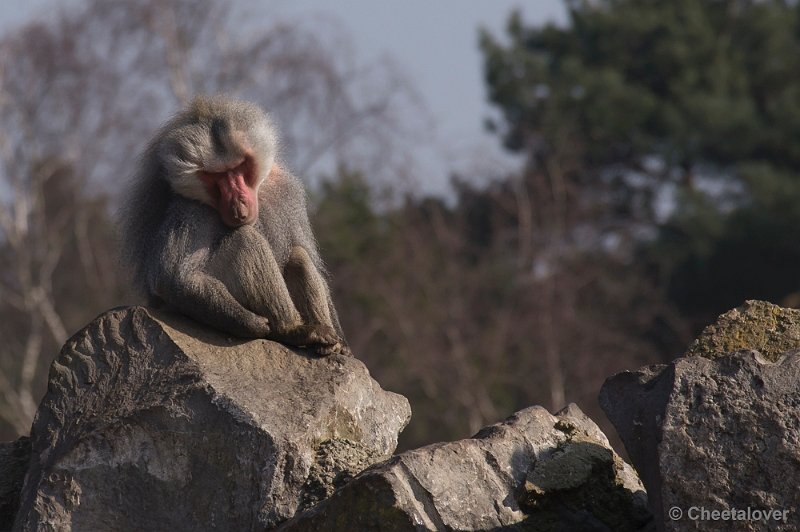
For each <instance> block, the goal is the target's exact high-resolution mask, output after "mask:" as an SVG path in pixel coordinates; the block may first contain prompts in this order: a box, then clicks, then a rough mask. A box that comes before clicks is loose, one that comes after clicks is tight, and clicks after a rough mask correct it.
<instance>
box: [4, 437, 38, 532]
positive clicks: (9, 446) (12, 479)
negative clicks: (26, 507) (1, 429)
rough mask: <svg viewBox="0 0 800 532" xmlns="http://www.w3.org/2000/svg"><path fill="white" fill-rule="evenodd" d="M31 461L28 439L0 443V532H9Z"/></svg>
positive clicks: (29, 441)
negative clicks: (3, 531) (5, 531)
mask: <svg viewBox="0 0 800 532" xmlns="http://www.w3.org/2000/svg"><path fill="white" fill-rule="evenodd" d="M30 459H31V440H30V438H20V439H18V440H17V441H12V442H4V443H0V530H11V525H13V524H14V516H15V515H16V514H17V508H18V507H19V495H20V491H22V482H23V480H25V472H26V471H27V470H28V464H29V463H30Z"/></svg>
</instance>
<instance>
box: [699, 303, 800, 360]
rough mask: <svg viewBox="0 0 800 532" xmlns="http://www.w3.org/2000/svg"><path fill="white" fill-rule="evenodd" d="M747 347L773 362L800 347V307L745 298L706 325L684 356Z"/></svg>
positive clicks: (716, 354)
mask: <svg viewBox="0 0 800 532" xmlns="http://www.w3.org/2000/svg"><path fill="white" fill-rule="evenodd" d="M745 349H754V350H756V351H758V352H759V353H761V356H762V357H764V358H766V359H767V360H772V361H775V360H777V359H778V358H780V357H781V355H783V354H784V353H786V352H788V351H793V350H795V349H800V310H794V309H788V308H782V307H779V306H778V305H773V304H772V303H768V302H766V301H746V302H745V304H744V305H742V306H741V307H738V308H735V309H733V310H730V311H728V312H726V313H725V314H723V315H722V316H720V317H719V318H717V321H716V322H715V323H714V324H712V325H709V326H708V327H706V328H705V329H704V330H703V332H702V333H701V334H700V336H698V337H697V339H696V340H695V341H694V342H693V343H692V345H691V346H689V350H688V351H686V355H685V356H701V357H705V358H716V357H720V356H723V355H725V354H727V353H732V352H734V351H742V350H745Z"/></svg>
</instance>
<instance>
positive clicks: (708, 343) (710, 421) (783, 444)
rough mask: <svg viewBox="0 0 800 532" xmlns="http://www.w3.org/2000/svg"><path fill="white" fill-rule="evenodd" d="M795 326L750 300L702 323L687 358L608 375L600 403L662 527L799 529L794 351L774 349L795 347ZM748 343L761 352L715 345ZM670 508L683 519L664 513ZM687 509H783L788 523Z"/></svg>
mask: <svg viewBox="0 0 800 532" xmlns="http://www.w3.org/2000/svg"><path fill="white" fill-rule="evenodd" d="M759 324H760V325H759ZM798 325H800V312H797V311H791V310H786V309H780V308H779V307H775V306H774V305H769V304H764V303H760V302H748V304H747V305H746V306H745V307H742V308H740V309H737V310H735V311H731V312H729V313H727V314H725V315H723V316H722V317H721V318H720V320H719V321H718V322H717V323H716V324H715V325H714V326H712V327H709V328H708V329H706V331H705V332H704V333H703V335H702V336H701V337H700V338H699V339H698V341H697V342H695V343H694V344H693V346H692V348H691V350H690V351H691V354H692V355H695V356H692V357H685V358H680V359H677V360H675V361H674V362H673V363H671V364H669V365H662V366H652V367H648V368H642V369H640V370H638V371H635V372H623V373H620V374H618V375H616V376H614V377H612V378H610V379H609V380H608V381H606V384H605V385H604V386H603V389H602V390H601V394H600V404H601V405H602V407H603V409H604V410H605V411H606V414H607V415H608V417H609V418H610V419H611V421H612V423H613V424H614V426H615V427H616V428H617V431H618V432H619V434H620V437H621V438H622V441H623V442H624V444H625V448H626V449H627V450H628V453H629V454H630V457H631V460H632V461H633V463H634V465H635V466H636V468H637V470H638V471H639V473H640V474H641V477H642V480H643V481H644V484H645V486H646V487H647V491H648V494H649V496H650V501H651V505H652V508H653V512H654V514H655V515H656V516H663V517H662V518H661V519H659V518H657V522H658V525H659V527H660V529H662V530H695V529H702V530H765V529H777V530H797V529H798V528H800V513H799V512H800V490H798V488H797V486H798V479H800V354H798V352H797V351H792V352H789V353H785V354H782V355H779V354H778V351H779V350H780V349H783V348H785V347H790V348H791V347H794V346H795V344H796V340H797V331H798ZM759 327H764V330H759ZM782 335H785V337H784V336H782ZM754 346H758V347H759V348H762V349H764V350H765V351H766V352H767V353H769V359H767V358H766V357H764V356H763V355H762V354H761V353H760V352H758V351H754V350H752V349H751V350H745V351H736V352H733V353H730V352H724V351H720V349H731V348H733V349H737V348H740V347H744V348H748V347H754ZM672 507H677V508H679V509H680V510H681V511H682V513H683V516H682V518H681V519H679V520H672V519H670V516H669V514H668V512H669V510H670V509H671V508H672ZM691 508H704V509H707V510H709V511H714V510H718V511H720V512H721V511H724V510H745V511H746V510H747V508H750V509H751V516H752V511H753V510H779V511H782V510H786V511H787V513H786V514H785V515H786V517H787V521H786V522H784V520H783V515H781V516H780V518H779V519H777V520H776V519H775V518H774V514H773V517H772V518H771V519H770V520H769V521H768V522H764V521H758V520H755V521H743V520H741V519H737V520H735V521H731V520H728V521H724V520H717V521H714V520H713V519H706V520H705V521H702V522H700V521H692V520H690V518H689V517H690V516H689V515H688V512H689V510H690V509H691ZM738 515H739V516H741V514H738Z"/></svg>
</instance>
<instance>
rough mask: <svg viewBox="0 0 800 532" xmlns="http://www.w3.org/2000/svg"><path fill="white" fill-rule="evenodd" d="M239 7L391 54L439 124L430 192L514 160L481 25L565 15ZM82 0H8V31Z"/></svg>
mask: <svg viewBox="0 0 800 532" xmlns="http://www.w3.org/2000/svg"><path fill="white" fill-rule="evenodd" d="M234 3H235V5H236V6H237V8H241V9H244V10H246V11H247V12H248V13H251V14H252V15H253V16H258V15H259V14H263V16H285V17H289V18H296V17H299V18H302V17H307V16H314V17H325V18H332V19H335V20H336V21H338V23H339V24H340V25H341V26H342V27H343V28H344V29H345V31H346V32H347V33H349V34H350V37H351V38H352V41H353V45H354V51H355V53H356V56H357V57H358V58H359V60H361V61H363V62H367V63H369V62H373V61H378V60H381V59H382V58H384V57H391V58H392V59H393V60H394V62H395V64H397V65H398V66H399V68H400V70H401V72H403V73H404V74H405V75H406V76H408V77H409V78H410V80H411V81H412V84H413V86H414V87H415V88H416V90H417V92H418V94H419V95H420V97H421V99H422V101H423V103H424V104H425V105H426V106H427V108H428V109H429V110H430V113H431V115H432V117H433V119H434V121H433V123H434V125H435V131H434V138H435V142H433V143H432V144H431V145H430V146H427V147H426V150H425V151H426V152H425V153H422V152H421V153H419V159H420V160H419V164H420V166H421V170H423V171H425V173H426V174H428V175H431V176H436V177H435V178H434V179H431V180H429V181H428V186H429V187H430V189H431V190H430V191H433V192H438V191H441V190H443V189H444V188H445V187H446V178H447V174H448V173H449V172H450V171H451V170H458V171H460V172H461V173H462V174H465V175H469V174H470V173H472V172H471V170H473V169H474V173H475V174H476V175H483V174H485V173H486V172H490V173H491V172H492V171H494V172H497V171H502V170H503V169H504V168H511V167H513V165H514V161H513V160H512V159H510V158H509V157H507V156H506V155H505V154H504V153H503V152H502V150H501V149H500V148H499V146H498V142H497V139H496V138H495V137H493V136H490V135H488V134H487V133H485V132H484V130H483V120H484V118H485V117H486V116H488V114H489V106H488V105H487V104H486V103H485V100H486V98H485V91H484V86H483V79H482V72H481V58H480V54H479V52H478V48H477V42H478V28H479V27H486V28H488V29H489V30H490V31H492V32H493V33H495V34H499V33H501V32H502V31H503V28H504V25H505V21H506V19H507V17H508V14H509V13H510V12H511V10H512V9H514V8H518V9H520V10H521V11H522V14H523V17H524V20H526V21H527V22H529V23H536V24H541V23H545V22H547V21H555V22H563V21H564V20H565V19H566V12H565V9H564V6H563V3H562V1H561V0H535V1H530V0H529V1H527V2H523V1H520V0H517V1H514V0H491V1H490V0H484V1H477V0H462V1H456V0H451V1H449V2H443V1H439V2H437V1H435V0H434V1H430V0H427V1H423V0H404V1H402V2H401V1H397V2H376V1H374V0H340V1H337V2H325V1H324V0H272V1H269V2H263V1H256V0H238V1H236V2H234ZM77 4H78V0H4V1H3V2H2V4H1V5H2V7H1V8H0V29H2V30H7V29H9V28H11V27H13V26H14V25H17V24H21V23H23V22H25V21H26V20H29V19H31V18H33V17H37V16H42V14H43V13H45V14H46V13H48V12H53V11H54V9H58V8H60V9H70V8H71V7H72V6H75V5H77Z"/></svg>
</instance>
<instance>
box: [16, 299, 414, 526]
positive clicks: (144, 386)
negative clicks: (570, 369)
mask: <svg viewBox="0 0 800 532" xmlns="http://www.w3.org/2000/svg"><path fill="white" fill-rule="evenodd" d="M409 418H410V409H409V406H408V402H407V401H406V399H405V398H404V397H402V396H399V395H397V394H393V393H390V392H386V391H383V390H382V389H381V388H380V387H379V386H378V384H377V383H376V382H375V381H374V380H373V379H372V378H370V376H369V373H368V371H367V369H366V368H365V367H364V365H363V364H362V363H361V362H360V361H358V360H356V359H354V358H352V357H343V356H332V357H328V358H321V359H320V358H312V357H309V356H306V355H304V354H302V353H300V352H295V351H292V350H289V349H287V348H285V347H284V346H282V345H280V344H276V343H273V342H269V341H266V340H257V341H242V340H238V339H228V338H225V337H223V336H220V335H218V334H217V333H214V332H212V331H209V330H206V329H203V328H200V327H199V326H197V325H195V324H193V322H190V321H189V320H186V319H185V318H181V317H179V316H175V315H170V314H165V313H155V312H153V311H149V310H146V309H143V308H138V307H134V308H130V309H118V310H114V311H111V312H108V313H106V314H104V315H102V316H100V317H99V318H98V319H97V320H95V321H94V322H93V323H91V324H90V325H89V326H87V327H86V328H85V329H84V330H82V331H81V332H79V333H78V334H76V335H75V336H74V337H73V338H71V339H70V340H69V341H68V342H67V344H66V345H65V346H64V349H63V350H62V352H61V354H60V355H59V357H58V359H57V360H56V361H55V362H54V364H53V366H52V368H51V371H50V381H49V386H48V392H47V394H46V395H45V397H44V399H43V401H42V404H41V406H40V408H39V412H38V413H37V416H36V419H35V421H34V426H33V431H32V441H33V454H32V460H31V468H30V470H29V473H28V478H27V480H26V483H25V487H24V489H23V495H22V505H21V507H20V511H19V513H18V516H17V523H16V528H18V529H23V530H40V529H52V530H176V531H177V530H209V529H218V530H237V531H238V530H263V529H264V528H265V527H270V526H275V525H277V524H278V523H280V522H281V521H282V520H285V519H286V518H288V517H291V516H292V515H293V514H294V513H295V511H296V510H297V508H298V507H299V506H300V504H301V501H303V500H304V499H305V500H309V501H313V500H315V499H314V498H315V497H317V496H318V493H320V492H322V493H327V492H328V491H329V490H331V489H332V487H331V486H328V485H327V484H326V482H329V481H330V482H334V484H335V482H336V478H335V477H336V475H337V474H341V475H352V474H355V473H356V472H357V471H358V470H360V469H362V468H363V467H365V466H366V465H368V464H369V463H372V462H374V461H378V460H381V459H383V458H386V457H388V456H389V455H391V453H392V452H393V450H394V448H395V446H396V443H397V435H398V433H399V431H400V430H401V429H402V428H403V427H404V426H405V424H406V423H407V422H408V420H409ZM342 448H346V449H347V450H348V452H347V453H341V452H338V451H337V452H335V453H334V454H335V456H333V455H331V456H329V453H328V450H330V449H334V450H338V449H342ZM350 458H352V459H353V462H348V459H350ZM330 464H334V465H333V466H331V465H330ZM318 469H323V470H331V471H336V474H334V475H333V477H332V478H329V477H327V476H325V475H320V474H312V472H313V471H316V470H318ZM312 492H313V493H312Z"/></svg>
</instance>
